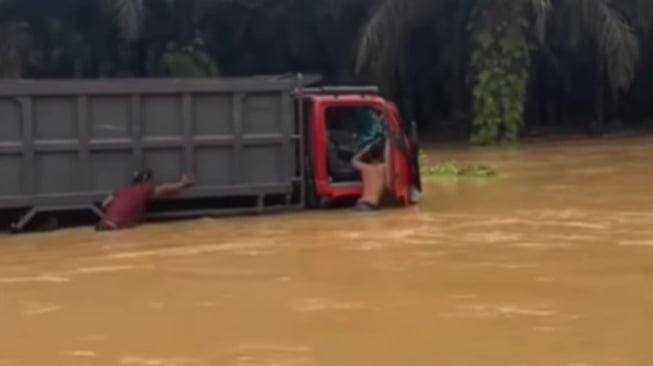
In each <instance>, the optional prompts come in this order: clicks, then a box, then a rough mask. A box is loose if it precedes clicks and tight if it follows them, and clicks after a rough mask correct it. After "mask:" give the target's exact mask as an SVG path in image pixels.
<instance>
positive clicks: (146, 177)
mask: <svg viewBox="0 0 653 366" xmlns="http://www.w3.org/2000/svg"><path fill="white" fill-rule="evenodd" d="M153 175H154V174H153V173H152V171H151V170H148V169H143V170H137V171H136V172H135V173H134V176H133V177H132V183H133V184H142V183H147V182H149V181H151V180H152V176H153Z"/></svg>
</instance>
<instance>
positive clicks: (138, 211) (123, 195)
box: [104, 183, 154, 229]
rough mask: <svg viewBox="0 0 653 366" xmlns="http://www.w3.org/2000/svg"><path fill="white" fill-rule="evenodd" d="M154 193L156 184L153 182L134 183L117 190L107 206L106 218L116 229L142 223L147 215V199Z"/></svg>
mask: <svg viewBox="0 0 653 366" xmlns="http://www.w3.org/2000/svg"><path fill="white" fill-rule="evenodd" d="M153 194H154V185H153V184H151V183H143V184H134V185H131V186H129V187H125V188H123V189H121V190H119V191H117V192H116V193H114V194H113V200H111V203H109V206H108V207H107V208H106V211H105V213H104V220H105V221H106V222H107V223H108V224H110V225H113V226H115V227H116V229H123V228H128V227H133V226H136V225H138V224H140V223H141V222H142V221H143V216H144V215H145V207H146V206H147V201H149V200H150V198H152V195H153Z"/></svg>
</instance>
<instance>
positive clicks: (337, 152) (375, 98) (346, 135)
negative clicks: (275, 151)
mask: <svg viewBox="0 0 653 366" xmlns="http://www.w3.org/2000/svg"><path fill="white" fill-rule="evenodd" d="M300 101H301V106H300V109H301V110H302V111H301V113H300V115H303V116H304V118H303V119H304V123H303V124H304V131H303V132H304V133H303V135H304V145H305V147H306V148H305V149H304V151H305V152H306V153H305V156H304V159H305V162H304V168H305V176H306V189H305V192H306V202H307V206H308V207H320V208H324V207H328V206H329V205H331V204H333V203H339V202H350V201H352V200H356V199H357V198H359V197H360V196H361V195H362V182H361V176H360V173H359V172H358V171H356V170H355V169H354V167H353V166H352V164H351V160H352V158H353V156H354V155H355V154H356V153H357V152H358V149H360V146H358V145H357V136H356V133H355V126H354V124H355V123H357V122H358V121H355V120H353V119H352V118H351V115H352V114H353V113H356V112H359V113H360V112H364V113H370V114H371V115H374V116H376V120H377V121H378V122H379V123H380V124H382V125H383V130H384V131H385V135H386V136H385V140H386V159H385V161H386V167H387V169H386V180H387V181H386V182H387V186H388V188H389V191H390V194H391V195H392V196H393V198H395V199H396V201H397V202H398V204H399V205H401V206H409V205H411V204H415V203H416V202H417V195H418V193H419V192H420V191H421V181H420V176H419V166H418V159H417V154H418V146H417V142H416V133H415V131H414V126H411V129H412V130H413V131H411V132H412V133H410V134H408V133H406V129H405V124H404V123H403V122H402V119H401V116H400V114H399V111H398V109H397V107H396V106H395V105H394V104H393V103H391V102H389V101H387V100H386V99H384V98H382V97H381V96H379V95H378V91H377V89H376V88H374V87H372V88H368V87H350V88H347V87H345V88H342V87H335V88H314V89H305V90H304V91H303V94H302V97H301V98H300ZM409 135H410V136H411V137H412V138H409V137H408V136H409Z"/></svg>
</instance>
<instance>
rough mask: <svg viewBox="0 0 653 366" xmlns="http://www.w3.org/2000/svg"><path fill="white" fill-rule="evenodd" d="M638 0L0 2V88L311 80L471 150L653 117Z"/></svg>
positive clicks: (646, 32)
mask: <svg viewBox="0 0 653 366" xmlns="http://www.w3.org/2000/svg"><path fill="white" fill-rule="evenodd" d="M652 24H653V1H651V0H618V1H617V0H613V1H611V0H0V78H98V77H105V78H106V77H126V76H128V77H151V76H189V77H202V76H213V75H249V74H262V73H283V72H288V71H304V72H320V73H322V74H323V75H324V76H325V77H326V78H327V80H328V81H330V82H333V83H362V82H373V83H376V84H379V85H381V86H382V88H383V90H384V93H385V94H386V95H388V96H389V97H391V98H393V99H394V100H395V101H397V103H398V104H399V106H400V108H401V109H402V112H403V113H404V114H405V115H406V117H407V118H408V119H414V120H416V121H417V122H418V124H420V125H421V127H422V129H431V130H435V131H449V132H451V131H454V132H456V133H457V134H458V135H459V136H464V137H467V138H470V139H471V140H472V141H473V142H476V143H496V142H502V141H508V142H509V141H514V140H516V139H517V138H518V137H520V136H523V135H524V134H528V133H537V132H538V131H542V130H546V129H548V128H554V129H556V130H562V129H571V130H574V129H575V130H584V131H586V132H587V133H592V134H595V133H601V132H603V131H605V130H606V129H610V128H614V127H617V128H623V127H640V126H641V127H646V126H647V125H648V124H649V122H648V121H649V120H650V119H651V117H653V100H650V99H653V98H651V96H652V95H653V93H652V92H651V91H652V90H653V67H652V66H653V37H651V36H652V35H653V33H652V30H651V25H652Z"/></svg>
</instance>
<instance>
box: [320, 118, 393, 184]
mask: <svg viewBox="0 0 653 366" xmlns="http://www.w3.org/2000/svg"><path fill="white" fill-rule="evenodd" d="M325 120H326V129H327V139H328V145H327V146H328V154H327V158H328V160H329V161H328V167H329V169H328V170H329V176H330V178H331V180H332V181H333V182H353V181H357V182H359V181H360V180H361V178H360V174H359V173H358V172H357V171H356V170H355V169H354V167H353V166H352V164H351V160H352V159H353V157H354V155H355V154H356V153H357V152H358V151H360V149H362V148H363V147H365V145H367V144H369V143H371V142H372V141H374V140H375V139H377V138H385V132H384V131H385V129H386V120H385V117H384V114H383V111H381V110H377V109H375V108H372V107H360V106H357V107H348V106H344V107H341V106H338V107H329V108H327V109H326V119H325Z"/></svg>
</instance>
